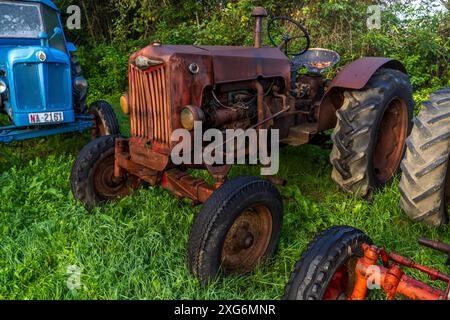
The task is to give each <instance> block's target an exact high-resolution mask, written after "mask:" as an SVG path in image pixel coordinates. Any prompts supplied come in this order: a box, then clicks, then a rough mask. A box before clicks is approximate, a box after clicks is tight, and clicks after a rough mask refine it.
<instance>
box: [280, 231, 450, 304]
mask: <svg viewBox="0 0 450 320" xmlns="http://www.w3.org/2000/svg"><path fill="white" fill-rule="evenodd" d="M419 243H420V244H422V245H425V246H427V247H430V248H432V249H436V250H439V251H441V252H443V253H446V254H447V255H448V254H449V253H450V246H449V245H447V244H444V243H440V242H435V241H431V240H427V239H420V240H419ZM405 268H408V269H415V270H419V271H421V272H423V273H425V274H426V275H428V276H429V277H430V279H431V280H432V281H439V282H444V283H445V285H446V289H445V290H439V289H438V288H435V287H433V286H430V285H428V284H425V283H423V282H421V281H419V280H416V279H414V278H412V277H410V276H408V275H406V274H405V272H404V271H403V269H405ZM374 289H382V290H384V292H385V293H386V296H387V299H389V300H394V299H397V298H408V299H411V300H450V295H449V294H450V275H448V274H444V273H442V272H441V271H439V270H437V269H432V268H428V267H426V266H422V265H420V264H418V263H416V262H414V261H413V260H411V259H409V258H405V257H403V256H401V255H399V254H396V253H390V254H389V253H387V252H386V251H385V250H383V249H379V248H377V247H375V246H373V245H372V241H371V240H370V238H369V237H368V236H367V235H366V234H364V232H362V231H360V230H358V229H354V228H352V227H345V226H344V227H342V226H339V227H333V228H330V229H328V230H326V231H324V232H322V233H321V234H320V235H319V236H317V237H316V239H314V240H313V241H312V242H311V244H310V245H309V247H308V249H307V250H306V251H305V252H304V253H303V254H302V259H301V260H300V261H299V262H298V263H297V264H296V266H295V270H294V272H293V273H292V275H291V278H290V280H289V283H288V284H287V285H286V289H285V290H286V293H285V297H284V298H285V299H287V300H366V299H367V298H368V296H369V293H370V291H371V290H374Z"/></svg>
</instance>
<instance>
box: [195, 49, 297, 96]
mask: <svg viewBox="0 0 450 320" xmlns="http://www.w3.org/2000/svg"><path fill="white" fill-rule="evenodd" d="M198 48H201V49H203V50H205V52H208V53H209V54H210V55H211V57H212V60H213V68H214V83H215V84H222V83H231V82H239V81H252V80H255V79H258V77H262V78H282V79H284V82H285V84H286V87H289V86H290V80H291V75H290V72H291V68H290V64H289V59H288V58H287V57H286V56H285V55H284V54H283V53H282V52H281V51H280V50H278V49H277V48H259V49H255V48H248V47H226V46H225V47H224V46H199V47H198Z"/></svg>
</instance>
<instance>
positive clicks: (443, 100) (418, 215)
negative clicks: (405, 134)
mask: <svg viewBox="0 0 450 320" xmlns="http://www.w3.org/2000/svg"><path fill="white" fill-rule="evenodd" d="M414 123H415V126H414V129H413V131H412V133H411V136H410V137H409V138H408V140H407V143H406V144H407V146H408V149H407V152H406V157H405V159H404V160H403V163H402V171H403V175H402V179H401V181H400V194H401V202H400V206H401V208H402V209H403V210H404V211H405V212H406V213H407V214H408V216H409V217H410V218H411V219H413V220H414V221H418V222H424V223H426V224H429V225H431V226H440V225H443V224H446V223H448V221H449V215H448V212H449V211H448V207H449V205H450V166H449V163H450V88H447V89H443V90H440V91H437V92H435V93H432V94H431V96H430V100H429V101H427V102H425V103H423V106H422V110H421V111H420V114H419V116H418V117H417V118H415V119H414Z"/></svg>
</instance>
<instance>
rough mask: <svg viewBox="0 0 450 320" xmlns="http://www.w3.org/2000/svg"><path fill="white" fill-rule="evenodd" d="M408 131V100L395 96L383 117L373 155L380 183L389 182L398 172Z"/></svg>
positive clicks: (375, 172)
mask: <svg viewBox="0 0 450 320" xmlns="http://www.w3.org/2000/svg"><path fill="white" fill-rule="evenodd" d="M407 131H408V111H407V106H406V102H405V101H403V100H401V99H399V98H394V99H393V100H392V101H391V102H390V103H389V104H388V106H387V107H386V110H385V112H384V114H383V117H382V119H381V123H380V126H379V130H378V140H377V143H376V146H375V151H374V156H373V166H374V174H375V177H376V178H377V180H378V181H379V183H380V184H386V183H388V182H389V181H390V180H391V179H392V177H393V176H394V175H395V173H396V172H397V170H398V168H399V166H400V162H401V160H402V156H403V151H404V150H405V141H406V136H407Z"/></svg>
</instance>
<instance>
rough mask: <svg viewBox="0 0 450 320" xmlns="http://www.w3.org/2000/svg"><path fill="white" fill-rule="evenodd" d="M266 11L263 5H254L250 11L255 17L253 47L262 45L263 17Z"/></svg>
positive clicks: (265, 15)
mask: <svg viewBox="0 0 450 320" xmlns="http://www.w3.org/2000/svg"><path fill="white" fill-rule="evenodd" d="M267 16H268V14H267V11H266V9H264V8H263V7H256V8H255V9H254V10H253V12H252V17H254V18H255V20H256V23H255V32H254V43H255V48H257V49H258V48H261V46H262V28H263V19H264V18H265V17H267Z"/></svg>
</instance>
